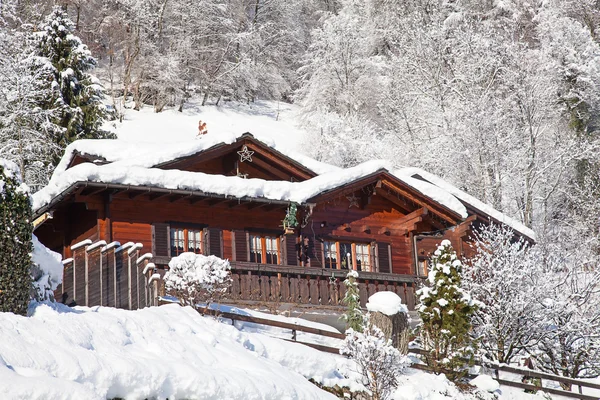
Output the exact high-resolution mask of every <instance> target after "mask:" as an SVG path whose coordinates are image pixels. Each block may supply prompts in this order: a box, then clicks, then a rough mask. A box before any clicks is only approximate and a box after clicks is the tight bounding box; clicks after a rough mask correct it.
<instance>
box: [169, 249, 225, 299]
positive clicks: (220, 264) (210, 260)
mask: <svg viewBox="0 0 600 400" xmlns="http://www.w3.org/2000/svg"><path fill="white" fill-rule="evenodd" d="M230 271H231V266H230V265H229V261H227V260H223V259H221V258H219V257H216V256H204V255H202V254H194V253H182V254H180V255H179V256H177V257H174V258H173V259H171V261H170V262H169V271H167V273H166V274H165V277H164V281H165V289H166V292H167V294H168V295H171V296H175V297H177V298H178V299H179V301H180V302H181V303H182V304H184V305H192V306H194V305H196V304H198V303H202V302H210V301H213V300H216V299H217V298H218V297H220V296H221V295H222V294H223V293H224V292H225V291H226V290H227V288H228V287H229V285H231V272H230Z"/></svg>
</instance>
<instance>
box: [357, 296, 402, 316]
mask: <svg viewBox="0 0 600 400" xmlns="http://www.w3.org/2000/svg"><path fill="white" fill-rule="evenodd" d="M367 310H369V311H370V312H380V313H383V314H386V315H394V314H398V313H399V312H403V313H407V312H408V308H406V306H405V305H404V304H402V299H401V298H400V296H398V295H397V294H396V293H394V292H377V293H375V294H373V295H372V296H371V297H369V300H368V303H367Z"/></svg>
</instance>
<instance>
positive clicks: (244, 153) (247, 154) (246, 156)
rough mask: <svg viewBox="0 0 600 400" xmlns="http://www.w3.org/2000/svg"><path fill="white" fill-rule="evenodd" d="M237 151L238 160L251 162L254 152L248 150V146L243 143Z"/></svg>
mask: <svg viewBox="0 0 600 400" xmlns="http://www.w3.org/2000/svg"><path fill="white" fill-rule="evenodd" d="M237 153H238V154H239V156H240V162H244V161H248V162H252V154H254V152H253V151H252V150H248V146H246V145H244V146H243V147H242V150H240V151H238V152H237Z"/></svg>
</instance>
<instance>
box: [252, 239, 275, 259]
mask: <svg viewBox="0 0 600 400" xmlns="http://www.w3.org/2000/svg"><path fill="white" fill-rule="evenodd" d="M280 259H281V257H280V256H279V238H278V237H276V236H261V235H250V262H255V263H259V264H279V261H280Z"/></svg>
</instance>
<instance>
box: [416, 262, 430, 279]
mask: <svg viewBox="0 0 600 400" xmlns="http://www.w3.org/2000/svg"><path fill="white" fill-rule="evenodd" d="M417 266H418V268H419V271H418V275H419V276H427V274H428V273H429V261H427V260H426V259H420V260H419V261H418V264H417Z"/></svg>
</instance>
